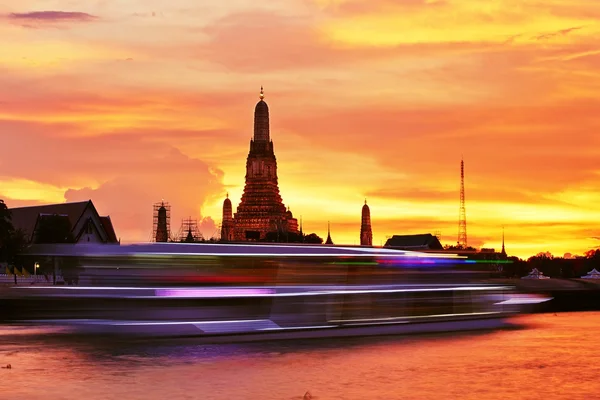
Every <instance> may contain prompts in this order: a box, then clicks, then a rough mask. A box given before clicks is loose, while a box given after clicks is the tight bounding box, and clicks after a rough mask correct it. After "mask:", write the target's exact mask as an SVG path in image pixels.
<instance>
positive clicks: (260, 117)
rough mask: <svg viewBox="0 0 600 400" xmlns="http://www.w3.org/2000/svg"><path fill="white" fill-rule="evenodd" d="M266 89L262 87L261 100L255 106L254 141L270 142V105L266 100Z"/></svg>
mask: <svg viewBox="0 0 600 400" xmlns="http://www.w3.org/2000/svg"><path fill="white" fill-rule="evenodd" d="M264 98H265V91H264V89H263V87H262V86H261V87H260V100H259V102H258V103H257V104H256V107H255V108H254V141H255V142H263V143H264V142H267V143H268V142H269V141H270V140H271V138H270V134H269V107H268V106H267V103H266V102H265V100H264Z"/></svg>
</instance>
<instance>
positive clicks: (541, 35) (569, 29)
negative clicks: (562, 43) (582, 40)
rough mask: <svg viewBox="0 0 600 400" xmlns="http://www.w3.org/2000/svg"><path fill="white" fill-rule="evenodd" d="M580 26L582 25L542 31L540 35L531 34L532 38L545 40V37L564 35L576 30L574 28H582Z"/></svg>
mask: <svg viewBox="0 0 600 400" xmlns="http://www.w3.org/2000/svg"><path fill="white" fill-rule="evenodd" d="M582 28H583V26H575V27H573V28H567V29H561V30H559V31H556V32H550V33H542V34H540V35H537V36H533V37H532V39H535V40H546V39H551V38H553V37H556V36H565V35H567V34H569V33H571V32H573V31H576V30H579V29H582Z"/></svg>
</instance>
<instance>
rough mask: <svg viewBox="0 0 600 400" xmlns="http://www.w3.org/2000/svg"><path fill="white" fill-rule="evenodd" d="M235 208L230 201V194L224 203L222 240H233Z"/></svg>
mask: <svg viewBox="0 0 600 400" xmlns="http://www.w3.org/2000/svg"><path fill="white" fill-rule="evenodd" d="M232 210H233V207H232V206H231V200H229V193H227V197H226V198H225V200H224V201H223V219H222V222H221V240H222V241H225V242H231V241H232V240H233V211H232Z"/></svg>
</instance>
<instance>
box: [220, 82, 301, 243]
mask: <svg viewBox="0 0 600 400" xmlns="http://www.w3.org/2000/svg"><path fill="white" fill-rule="evenodd" d="M264 97H265V96H264V91H263V88H262V87H261V88H260V100H259V102H258V103H257V104H256V108H255V109H254V137H253V138H252V139H251V140H250V152H249V153H248V159H247V161H246V185H245V186H244V193H243V194H242V200H241V202H240V205H239V206H238V208H237V212H236V213H235V214H234V216H233V240H235V241H246V240H261V239H264V238H265V236H266V235H267V233H268V232H280V233H285V232H290V233H298V221H297V220H296V219H295V218H294V217H293V215H292V212H291V211H290V210H289V209H287V210H286V208H285V205H284V204H283V201H282V200H281V196H280V194H279V185H278V182H277V160H276V158H275V152H274V151H273V141H272V140H271V138H270V131H269V107H268V106H267V103H266V102H265V100H264ZM224 206H225V205H224Z"/></svg>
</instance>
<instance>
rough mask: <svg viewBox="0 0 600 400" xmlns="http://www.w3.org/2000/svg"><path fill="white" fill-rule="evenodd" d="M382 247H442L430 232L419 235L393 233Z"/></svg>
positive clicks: (436, 248)
mask: <svg viewBox="0 0 600 400" xmlns="http://www.w3.org/2000/svg"><path fill="white" fill-rule="evenodd" d="M384 247H394V248H401V249H411V248H413V249H432V250H441V249H443V246H442V244H441V243H440V241H439V240H438V238H437V237H435V236H433V235H432V234H431V233H424V234H420V235H394V236H392V237H391V238H389V239H388V240H387V242H385V246H384Z"/></svg>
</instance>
